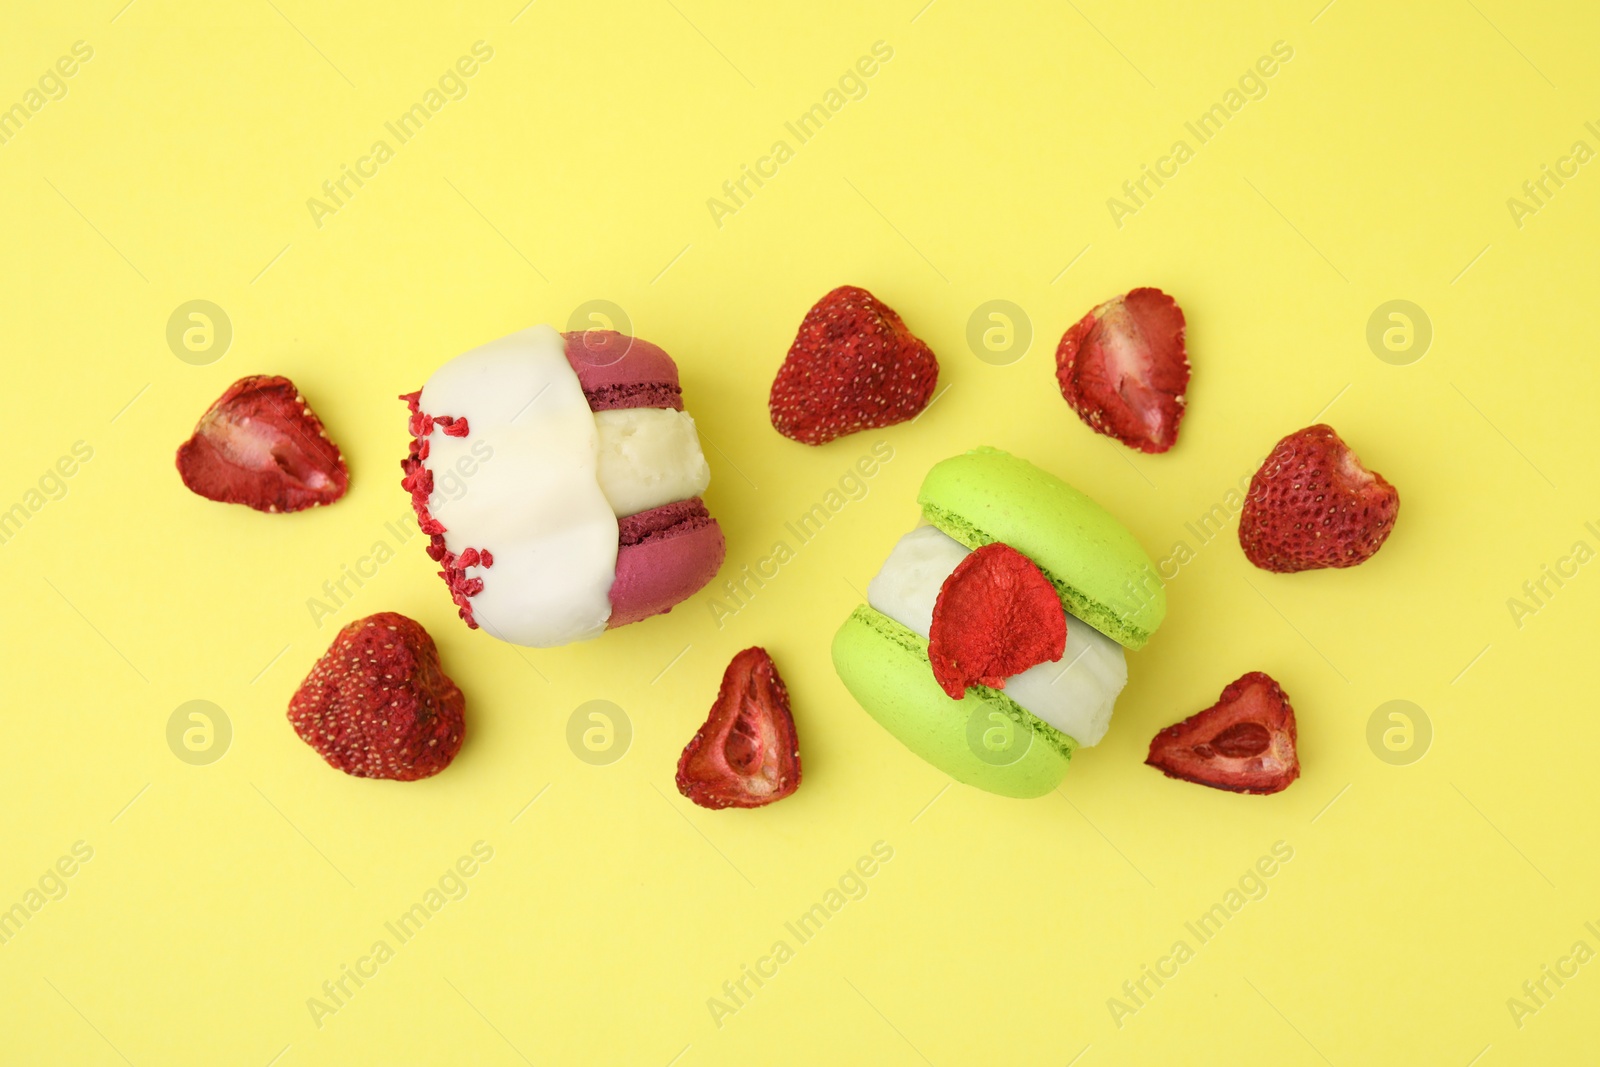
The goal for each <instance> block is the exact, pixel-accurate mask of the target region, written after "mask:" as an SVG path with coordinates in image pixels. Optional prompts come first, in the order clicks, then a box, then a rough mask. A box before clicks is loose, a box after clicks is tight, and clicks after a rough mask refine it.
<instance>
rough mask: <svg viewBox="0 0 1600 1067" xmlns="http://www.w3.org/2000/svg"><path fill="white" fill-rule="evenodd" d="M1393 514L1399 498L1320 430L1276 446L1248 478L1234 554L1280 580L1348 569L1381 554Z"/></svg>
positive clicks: (1313, 428) (1333, 436) (1335, 436)
mask: <svg viewBox="0 0 1600 1067" xmlns="http://www.w3.org/2000/svg"><path fill="white" fill-rule="evenodd" d="M1399 513H1400V493H1399V491H1398V490H1396V489H1395V487H1394V486H1392V485H1390V484H1389V483H1388V482H1387V481H1385V480H1384V477H1383V475H1381V474H1378V473H1377V472H1375V471H1369V470H1368V469H1367V468H1366V467H1364V466H1362V465H1361V460H1359V459H1357V458H1356V454H1355V453H1354V452H1352V451H1351V450H1350V446H1349V445H1347V444H1345V443H1344V441H1343V440H1341V439H1340V437H1339V435H1338V434H1337V433H1335V432H1334V430H1333V427H1331V426H1327V425H1323V424H1322V423H1318V424H1317V425H1315V426H1307V427H1306V428H1305V429H1303V430H1297V431H1295V432H1294V433H1292V434H1290V435H1289V436H1288V437H1285V438H1284V439H1283V440H1281V441H1279V442H1278V443H1277V445H1276V446H1275V447H1274V448H1273V450H1272V454H1271V455H1269V456H1268V457H1267V459H1266V462H1264V463H1262V464H1261V469H1260V470H1258V471H1256V473H1255V477H1254V478H1251V479H1250V492H1249V493H1248V494H1247V495H1246V496H1245V498H1244V509H1243V511H1241V512H1240V514H1239V547H1240V548H1243V549H1244V554H1245V556H1246V558H1248V559H1249V560H1250V562H1251V563H1254V564H1255V565H1256V566H1257V567H1260V568H1261V569H1262V570H1267V571H1277V572H1278V573H1280V574H1290V573H1293V572H1295V571H1308V570H1315V569H1316V568H1319V567H1354V566H1355V565H1356V564H1357V563H1364V562H1366V561H1367V560H1369V559H1371V558H1372V556H1373V554H1374V553H1376V552H1377V551H1378V549H1380V548H1382V547H1383V543H1384V542H1385V541H1387V540H1388V539H1389V533H1390V531H1392V530H1393V529H1394V520H1395V517H1396V516H1398V515H1399Z"/></svg>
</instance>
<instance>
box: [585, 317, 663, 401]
mask: <svg viewBox="0 0 1600 1067" xmlns="http://www.w3.org/2000/svg"><path fill="white" fill-rule="evenodd" d="M561 336H562V337H563V338H565V340H566V342H567V347H566V353H567V362H568V363H570V364H571V365H572V369H573V371H574V372H575V373H576V374H577V375H578V384H579V385H581V386H582V387H583V394H584V396H585V397H587V398H588V400H589V406H590V407H591V408H593V409H594V410H595V411H608V410H612V409H615V408H673V409H675V410H677V411H682V410H683V390H682V388H681V387H680V386H679V384H678V365H677V364H676V363H674V362H673V361H672V357H671V356H669V355H667V354H666V353H665V352H664V351H662V350H661V349H660V348H659V347H658V346H656V345H653V344H651V343H650V342H649V341H645V340H642V339H640V338H638V337H629V336H628V335H627V334H622V333H618V332H616V331H615V330H574V331H569V332H567V333H563V334H562V335H561Z"/></svg>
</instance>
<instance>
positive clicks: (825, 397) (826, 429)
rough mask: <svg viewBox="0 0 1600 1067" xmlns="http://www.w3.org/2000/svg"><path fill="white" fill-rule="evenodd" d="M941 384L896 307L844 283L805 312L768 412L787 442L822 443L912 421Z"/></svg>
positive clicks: (933, 364)
mask: <svg viewBox="0 0 1600 1067" xmlns="http://www.w3.org/2000/svg"><path fill="white" fill-rule="evenodd" d="M938 381H939V361H938V359H936V358H935V357H934V354H933V352H932V350H930V349H929V348H928V346H927V344H925V343H924V342H923V341H921V340H919V339H918V338H917V337H916V336H915V335H914V334H912V332H911V331H910V330H908V329H906V325H905V323H904V322H902V321H900V316H899V315H897V314H895V312H894V309H893V308H891V307H889V306H888V305H887V304H884V303H883V302H882V301H880V300H879V299H878V298H877V297H875V296H873V295H872V294H871V293H869V292H867V291H866V290H865V289H858V288H856V287H855V286H853V285H844V286H840V287H839V288H837V289H835V290H833V291H832V292H831V293H829V294H828V295H827V296H824V297H823V298H822V299H821V300H819V301H817V302H816V304H815V305H813V306H812V308H811V310H810V311H808V312H806V317H805V319H804V321H802V322H801V323H800V331H799V333H797V334H796V335H795V339H794V343H793V344H792V345H790V346H789V355H788V357H787V358H786V359H785V360H784V361H783V366H781V367H779V368H778V375H777V377H776V378H774V379H773V382H772V392H771V394H770V395H769V397H768V400H767V410H768V413H769V415H770V416H771V418H772V426H773V428H774V429H776V430H777V431H778V432H779V433H781V434H783V436H785V437H787V438H790V439H791V440H795V441H799V442H801V443H802V444H807V445H820V444H825V443H826V442H828V441H832V440H833V439H834V438H836V437H843V436H845V435H846V434H852V433H855V432H856V431H858V430H865V429H876V428H879V427H883V426H892V425H894V424H895V423H897V422H905V421H906V420H907V419H911V418H915V417H916V416H917V415H919V414H920V413H921V412H922V409H923V408H925V407H927V406H928V401H929V399H930V398H931V397H932V396H933V389H934V386H935V385H937V384H938Z"/></svg>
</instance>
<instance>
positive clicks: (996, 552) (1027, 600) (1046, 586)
mask: <svg viewBox="0 0 1600 1067" xmlns="http://www.w3.org/2000/svg"><path fill="white" fill-rule="evenodd" d="M1066 649H1067V612H1066V609H1065V608H1063V607H1062V606H1061V597H1060V596H1059V595H1058V594H1057V593H1056V590H1055V587H1054V586H1052V585H1051V584H1050V579H1048V578H1046V577H1045V576H1044V572H1043V571H1041V570H1040V569H1039V567H1038V565H1037V564H1035V563H1034V562H1033V560H1031V559H1029V558H1028V557H1027V556H1024V555H1023V554H1022V553H1021V552H1018V551H1017V550H1016V549H1014V548H1012V547H1011V546H1010V545H1005V544H1001V543H999V542H998V541H997V542H995V543H993V544H988V545H984V546H983V547H982V548H980V549H978V550H977V551H976V552H973V553H971V554H970V555H968V556H967V557H966V558H965V559H963V560H962V561H961V562H960V563H958V564H957V565H956V569H955V570H953V571H951V572H950V577H948V578H946V579H945V580H944V585H942V586H940V587H939V599H938V600H936V601H934V604H933V625H932V627H930V628H929V630H928V660H929V661H930V662H931V663H932V664H933V677H934V678H935V680H937V681H938V683H939V687H940V688H941V689H943V690H944V691H945V692H946V693H948V694H949V695H950V698H951V699H952V700H960V699H961V697H962V696H963V695H964V694H965V693H966V691H967V686H969V685H987V686H990V687H992V688H995V689H1004V688H1005V684H1006V679H1007V678H1010V677H1011V676H1012V675H1014V674H1021V673H1022V672H1023V671H1025V670H1027V669H1028V668H1029V667H1032V666H1035V665H1036V664H1040V663H1048V662H1051V661H1053V660H1058V659H1060V658H1061V656H1062V654H1063V653H1064V652H1065V651H1066Z"/></svg>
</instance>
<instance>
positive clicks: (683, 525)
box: [606, 497, 727, 629]
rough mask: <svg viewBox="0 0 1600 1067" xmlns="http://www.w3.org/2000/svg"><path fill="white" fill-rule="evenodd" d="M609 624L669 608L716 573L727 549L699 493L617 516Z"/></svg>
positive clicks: (628, 620) (658, 613) (625, 622)
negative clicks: (692, 497) (645, 509)
mask: <svg viewBox="0 0 1600 1067" xmlns="http://www.w3.org/2000/svg"><path fill="white" fill-rule="evenodd" d="M618 532H619V537H618V541H619V547H618V549H617V572H616V578H615V580H614V581H613V582H612V583H611V619H610V621H609V622H608V623H607V624H606V625H607V627H608V628H610V629H615V628H616V627H618V626H626V625H628V624H629V623H631V622H638V621H639V620H640V619H648V618H649V617H650V616H652V615H660V614H661V613H663V612H666V611H671V610H672V608H673V607H674V606H675V605H677V604H681V603H682V602H683V601H685V600H687V599H688V598H689V597H691V596H693V595H694V594H695V593H696V592H698V591H699V590H701V589H703V588H704V587H705V585H706V583H707V582H709V581H711V579H712V578H714V577H716V574H717V571H718V569H719V568H721V566H722V560H723V557H724V556H725V555H726V554H727V543H726V542H725V541H724V540H723V537H722V527H720V526H718V525H717V520H716V519H713V518H712V517H711V515H710V513H709V512H707V511H706V507H705V505H704V504H703V503H701V502H700V499H699V498H698V497H695V498H694V499H692V500H682V501H679V502H677V503H675V504H664V505H662V506H661V507H659V508H651V509H650V510H649V511H644V512H640V513H639V514H637V515H629V516H628V517H626V518H624V519H621V520H619V521H618Z"/></svg>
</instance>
